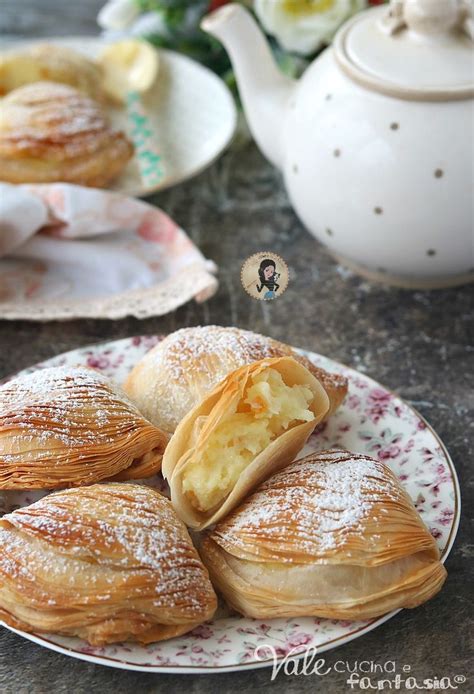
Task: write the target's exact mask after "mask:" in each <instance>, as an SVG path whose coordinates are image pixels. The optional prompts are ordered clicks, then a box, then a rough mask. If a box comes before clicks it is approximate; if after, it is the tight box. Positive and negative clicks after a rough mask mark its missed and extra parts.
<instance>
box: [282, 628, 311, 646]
mask: <svg viewBox="0 0 474 694" xmlns="http://www.w3.org/2000/svg"><path fill="white" fill-rule="evenodd" d="M312 640H313V637H312V636H311V635H310V634H305V633H303V632H302V631H300V632H298V633H296V634H291V635H290V638H289V639H288V641H287V646H289V647H290V648H296V647H297V646H304V645H305V644H307V643H310V642H311V641H312Z"/></svg>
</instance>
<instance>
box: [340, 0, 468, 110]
mask: <svg viewBox="0 0 474 694" xmlns="http://www.w3.org/2000/svg"><path fill="white" fill-rule="evenodd" d="M473 38H474V24H473V9H472V4H471V0H391V2H390V5H389V6H388V7H387V5H380V6H379V7H374V8H372V9H370V10H367V11H366V12H361V13H359V14H356V15H355V16H354V17H353V18H352V19H350V20H349V21H348V22H347V23H346V24H344V25H343V26H342V27H341V29H339V31H338V33H337V34H336V37H335V39H334V43H333V50H334V56H335V58H336V61H337V62H338V64H339V67H340V68H341V69H342V70H343V71H344V72H345V73H346V74H347V75H348V76H349V77H351V78H352V79H353V80H354V81H356V82H357V83H358V84H360V85H363V86H364V87H366V88H368V89H371V90H374V91H377V92H380V93H382V94H386V95H388V96H393V97H396V98H399V99H407V100H415V101H453V100H460V99H472V97H473V96H474V84H473V69H472V41H473Z"/></svg>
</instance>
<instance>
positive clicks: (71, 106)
mask: <svg viewBox="0 0 474 694" xmlns="http://www.w3.org/2000/svg"><path fill="white" fill-rule="evenodd" d="M132 154H133V146H132V144H131V142H130V141H129V140H128V139H127V137H126V136H125V134H124V133H123V132H121V131H118V130H115V129H114V128H112V127H111V126H110V124H109V121H108V118H107V116H106V115H105V112H104V111H103V110H102V109H101V107H100V106H99V105H98V104H97V103H96V102H94V101H92V99H90V98H89V97H87V96H85V95H84V94H81V93H80V92H78V91H77V90H75V89H73V88H71V87H68V86H66V85H64V84H56V83H54V82H37V83H34V84H29V85H26V86H24V87H19V88H18V89H15V90H14V91H12V92H10V93H9V94H8V95H7V96H6V97H5V98H4V99H2V100H1V101H0V180H3V181H7V182H9V183H49V182H54V181H62V182H65V183H77V184H80V185H86V186H95V187H102V186H104V185H106V184H107V183H108V182H110V181H112V180H113V179H114V178H116V177H117V176H118V175H119V174H120V173H121V171H122V170H123V169H124V167H125V166H126V164H127V162H128V161H129V159H130V158H131V156H132Z"/></svg>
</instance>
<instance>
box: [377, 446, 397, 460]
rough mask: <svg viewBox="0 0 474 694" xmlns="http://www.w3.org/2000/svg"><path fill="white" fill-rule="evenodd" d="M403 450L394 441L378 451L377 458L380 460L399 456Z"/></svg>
mask: <svg viewBox="0 0 474 694" xmlns="http://www.w3.org/2000/svg"><path fill="white" fill-rule="evenodd" d="M401 452H402V451H401V448H400V446H396V445H395V444H393V443H392V444H391V445H390V446H387V447H386V448H381V449H380V450H379V451H377V458H378V459H379V460H390V459H391V458H397V457H398V456H399V455H400V453H401Z"/></svg>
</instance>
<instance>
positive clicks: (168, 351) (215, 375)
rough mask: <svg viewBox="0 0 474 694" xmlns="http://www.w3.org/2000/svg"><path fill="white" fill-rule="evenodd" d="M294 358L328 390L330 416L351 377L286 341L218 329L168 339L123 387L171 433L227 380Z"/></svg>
mask: <svg viewBox="0 0 474 694" xmlns="http://www.w3.org/2000/svg"><path fill="white" fill-rule="evenodd" d="M286 356H289V357H293V358H294V359H296V361H298V362H300V363H301V364H303V365H304V366H305V367H306V368H307V369H308V370H309V371H311V373H312V374H313V375H314V376H315V377H316V378H317V379H318V381H319V382H320V383H321V384H322V386H323V388H324V389H325V390H326V392H327V394H328V397H329V400H330V407H329V410H328V412H327V413H326V417H329V416H330V415H331V414H332V413H333V412H334V411H335V410H336V409H337V408H338V407H339V405H340V404H341V402H342V400H343V399H344V397H345V395H346V393H347V379H346V378H344V377H343V376H340V375H338V374H333V373H329V372H327V371H325V370H324V369H321V368H319V367H317V366H315V365H314V364H312V362H310V361H309V359H307V358H306V357H303V356H301V355H299V354H298V353H297V352H295V351H294V350H293V349H292V348H291V347H289V346H288V345H285V344H284V343H283V342H277V341H276V340H272V339H271V338H269V337H265V336H264V335H258V334H257V333H253V332H250V331H249V330H239V329H238V328H222V327H220V326H218V325H209V326H205V327H196V328H184V329H183V330H177V331H176V332H174V333H172V334H171V335H168V336H167V337H166V338H165V339H164V340H162V341H161V342H160V343H159V344H158V345H157V346H156V347H154V348H153V349H152V350H150V352H148V353H147V354H146V355H145V356H144V357H143V358H142V359H141V360H140V361H139V362H138V364H137V365H136V366H135V368H134V369H133V370H132V372H131V373H130V375H129V377H128V379H127V381H126V382H125V385H124V388H125V390H126V392H127V393H128V394H129V396H130V397H131V399H132V400H133V401H134V402H135V403H136V404H137V406H138V408H139V409H140V411H141V412H143V414H144V415H145V417H147V418H148V419H149V420H150V422H153V423H154V424H156V426H159V427H160V428H162V429H164V430H165V431H169V432H173V431H174V430H175V429H176V427H177V426H178V424H179V422H180V421H181V420H182V419H183V417H184V416H185V415H186V414H187V413H188V412H189V411H190V410H191V409H192V408H193V407H195V406H196V405H197V404H198V403H199V402H200V401H201V400H202V398H203V397H204V396H205V395H207V394H208V393H209V392H210V391H211V390H212V389H213V388H214V387H215V386H216V385H217V384H218V383H220V382H221V381H222V379H223V378H225V376H227V374H228V373H230V372H231V371H234V370H235V369H238V368H239V367H240V366H244V365H245V364H251V363H252V362H254V361H259V360H260V359H265V358H267V357H286Z"/></svg>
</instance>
